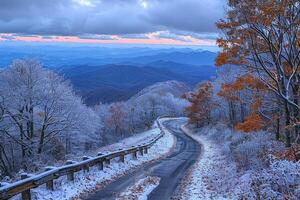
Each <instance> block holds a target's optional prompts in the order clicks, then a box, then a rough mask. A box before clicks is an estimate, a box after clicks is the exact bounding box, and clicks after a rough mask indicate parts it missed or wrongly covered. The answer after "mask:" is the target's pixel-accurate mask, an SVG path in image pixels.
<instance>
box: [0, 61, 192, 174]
mask: <svg viewBox="0 0 300 200" xmlns="http://www.w3.org/2000/svg"><path fill="white" fill-rule="evenodd" d="M178 85H179V86H178ZM172 86H174V88H175V89H176V88H180V86H182V87H183V88H185V86H184V84H183V83H177V82H166V83H161V85H158V86H157V87H158V88H163V87H166V88H168V90H169V89H170V88H169V87H172ZM152 87H153V86H152ZM150 89H151V88H150ZM176 91H177V89H176ZM142 92H143V93H141V95H139V96H137V97H135V98H131V99H129V100H128V101H126V102H115V103H111V104H101V103H99V104H98V105H96V106H94V107H88V106H86V105H85V104H84V103H83V101H82V98H81V97H79V96H77V95H76V94H75V92H74V89H73V87H72V85H71V84H70V83H69V81H67V80H65V79H64V78H63V77H62V76H60V75H58V74H57V73H55V72H53V71H51V70H49V69H46V68H44V67H43V66H42V64H41V63H40V62H38V61H36V60H31V59H25V60H15V61H14V62H13V63H12V64H11V65H10V66H9V67H8V68H5V69H3V70H2V71H1V73H0V96H1V104H0V108H1V118H0V132H1V134H0V172H1V173H0V174H1V177H2V178H3V177H5V176H7V178H9V177H11V178H13V177H15V176H16V175H17V174H18V172H20V170H21V172H22V171H31V172H37V171H39V170H40V168H41V167H43V166H46V165H47V164H53V163H58V162H61V161H63V160H66V159H67V158H72V157H74V156H76V155H77V156H79V155H83V154H84V153H87V152H89V151H96V150H97V149H98V148H99V147H101V146H103V145H107V144H110V143H112V142H116V141H118V140H120V139H123V138H125V137H128V136H130V135H133V134H135V133H138V132H141V131H144V130H147V129H149V128H151V126H152V123H153V121H154V120H155V119H156V118H157V117H158V116H160V115H173V116H181V115H182V114H183V108H184V107H185V106H186V105H187V101H186V100H184V99H182V98H180V95H179V94H180V92H179V94H175V92H174V94H172V93H170V92H165V93H164V95H161V94H160V93H161V91H160V90H159V89H158V90H157V91H155V90H149V91H147V90H146V89H145V90H144V91H142ZM181 92H184V90H183V91H181ZM177 93H178V91H177ZM176 95H177V96H176Z"/></svg>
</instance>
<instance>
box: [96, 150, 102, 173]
mask: <svg viewBox="0 0 300 200" xmlns="http://www.w3.org/2000/svg"><path fill="white" fill-rule="evenodd" d="M102 155H103V154H102V153H100V152H99V153H98V154H97V156H102ZM98 166H99V169H100V170H103V159H101V160H100V162H99V164H98Z"/></svg>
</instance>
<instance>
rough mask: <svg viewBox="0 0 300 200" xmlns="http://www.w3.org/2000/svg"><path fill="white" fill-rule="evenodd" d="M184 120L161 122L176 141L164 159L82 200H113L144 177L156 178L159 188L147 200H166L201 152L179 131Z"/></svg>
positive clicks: (141, 168) (197, 145)
mask: <svg viewBox="0 0 300 200" xmlns="http://www.w3.org/2000/svg"><path fill="white" fill-rule="evenodd" d="M184 123H185V121H184V120H180V119H176V120H175V119H174V120H170V121H166V122H164V126H165V127H166V128H167V129H168V130H170V131H171V133H172V134H174V136H175V137H176V139H177V141H176V147H175V148H174V150H173V152H172V153H171V154H170V155H169V156H167V157H166V158H164V159H161V160H158V161H156V162H154V163H151V164H147V165H145V166H141V167H140V168H139V169H136V170H135V171H133V172H131V173H129V174H127V175H125V176H123V177H120V178H119V179H117V180H115V181H113V182H112V183H110V184H109V185H107V186H106V187H104V188H102V189H100V190H98V191H96V192H95V193H94V194H91V195H90V196H88V197H87V198H86V200H99V199H105V200H110V199H115V197H116V195H117V194H119V193H120V192H122V191H124V190H126V188H127V187H129V186H131V185H133V184H134V183H135V182H136V181H138V180H140V179H142V178H145V177H147V176H156V177H160V182H159V185H158V186H157V187H156V188H155V189H154V190H153V191H152V192H151V193H150V194H149V196H148V200H168V199H170V198H171V197H172V196H173V195H174V194H175V191H176V189H177V186H178V185H179V184H180V182H181V180H182V179H183V177H184V176H185V174H186V172H187V169H188V168H189V167H191V166H192V165H193V164H194V163H195V161H196V160H197V158H198V156H199V155H200V152H201V146H200V145H199V143H197V142H196V141H194V140H193V139H191V138H190V137H188V136H186V135H185V134H184V133H182V131H181V130H180V129H179V127H180V126H181V125H182V124H184Z"/></svg>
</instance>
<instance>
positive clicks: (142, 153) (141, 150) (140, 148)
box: [138, 145, 144, 156]
mask: <svg viewBox="0 0 300 200" xmlns="http://www.w3.org/2000/svg"><path fill="white" fill-rule="evenodd" d="M138 150H139V152H140V155H141V156H143V155H144V150H143V147H141V146H140V145H139V147H138Z"/></svg>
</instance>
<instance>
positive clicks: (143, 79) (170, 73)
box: [61, 61, 215, 105]
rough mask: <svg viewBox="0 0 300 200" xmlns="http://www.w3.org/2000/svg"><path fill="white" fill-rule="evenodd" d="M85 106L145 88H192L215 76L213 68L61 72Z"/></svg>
mask: <svg viewBox="0 0 300 200" xmlns="http://www.w3.org/2000/svg"><path fill="white" fill-rule="evenodd" d="M61 73H62V74H64V76H65V78H66V79H69V80H70V81H71V82H72V84H73V85H74V87H75V89H76V91H77V92H78V93H79V94H80V95H82V96H83V97H84V99H85V101H86V103H87V104H89V105H94V104H97V103H99V102H103V103H107V102H112V101H122V100H127V99H129V98H130V97H132V96H133V95H135V94H136V93H138V92H139V91H141V90H142V89H144V88H145V87H147V86H150V85H153V84H155V83H158V82H164V81H171V80H176V81H181V82H184V83H186V84H187V85H190V86H193V85H195V84H197V83H198V82H200V81H202V80H208V79H210V78H211V77H212V76H214V75H215V68H214V67H213V66H193V65H185V64H179V63H174V62H166V61H157V62H154V63H149V65H143V66H134V65H117V64H110V65H101V66H97V67H96V66H78V67H73V68H66V69H64V70H62V71H61Z"/></svg>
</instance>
